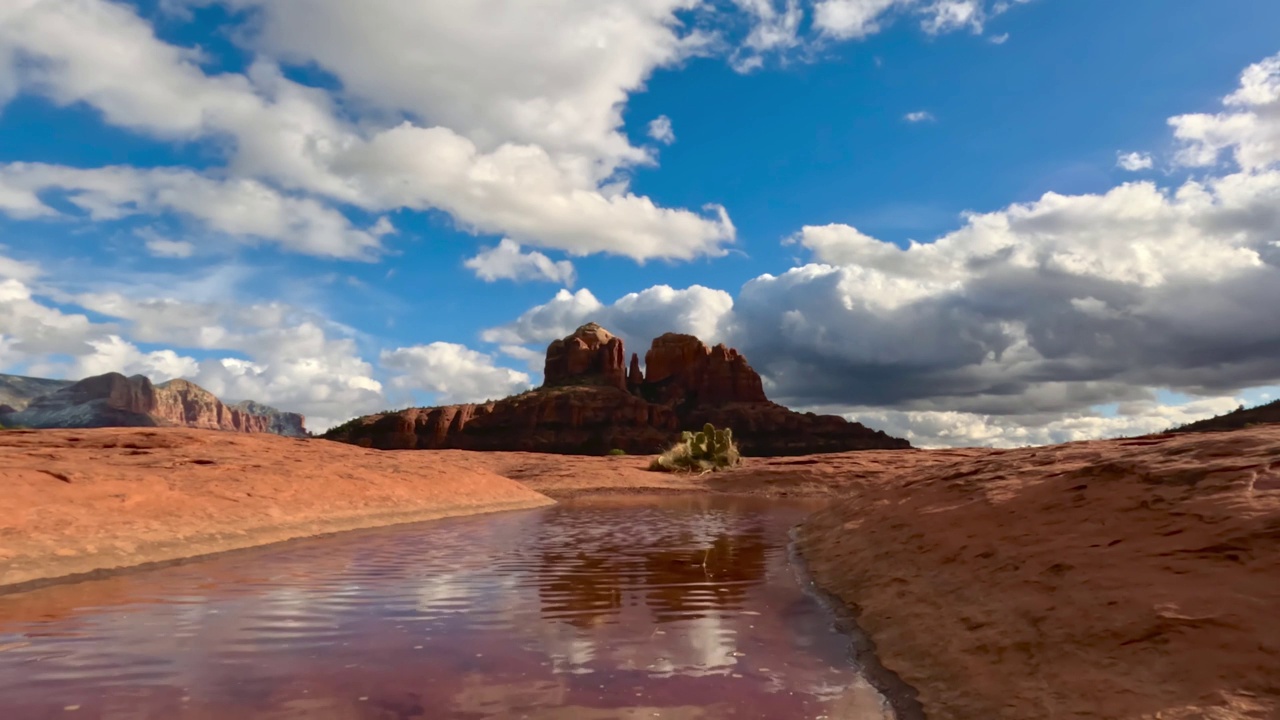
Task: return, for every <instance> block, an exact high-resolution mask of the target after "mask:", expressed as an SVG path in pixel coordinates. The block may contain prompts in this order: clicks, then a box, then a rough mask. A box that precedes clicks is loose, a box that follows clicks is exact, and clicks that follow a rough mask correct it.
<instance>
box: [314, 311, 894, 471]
mask: <svg viewBox="0 0 1280 720" xmlns="http://www.w3.org/2000/svg"><path fill="white" fill-rule="evenodd" d="M644 365H645V367H644V370H643V371H642V370H641V367H640V359H639V356H637V355H635V354H633V355H632V356H631V359H630V361H629V362H628V361H627V355H626V349H625V347H624V346H623V342H622V339H621V338H618V337H615V336H613V335H612V334H611V333H609V332H608V331H607V330H605V329H604V328H602V327H600V326H599V325H596V324H595V323H589V324H587V325H584V326H582V327H580V328H578V329H577V330H576V331H575V332H574V333H573V334H572V335H570V336H568V337H566V338H563V339H561V340H556V341H554V342H552V343H551V345H550V346H549V347H548V348H547V355H546V363H545V366H544V371H543V377H544V382H543V385H542V387H541V388H538V389H537V390H531V391H529V392H526V393H522V394H520V395H516V396H514V397H510V398H506V399H503V400H498V401H494V402H488V403H482V404H466V405H449V406H444V407H432V408H411V409H408V410H402V411H400V412H394V413H382V414H378V415H370V416H366V417H363V418H358V419H356V420H353V421H351V422H349V423H347V424H345V425H343V426H340V427H338V428H335V429H333V430H331V431H329V432H328V433H326V434H325V435H324V437H326V438H328V439H332V440H338V441H341V442H348V443H352V444H355V445H360V446H362V447H371V448H377V449H383V450H399V449H418V450H435V449H462V450H486V451H527V452H544V453H564V454H582V455H602V454H604V453H606V452H608V451H609V450H615V449H616V450H623V451H625V452H628V453H632V454H644V453H656V452H659V451H661V450H662V449H663V448H665V447H666V446H668V445H670V444H671V442H673V441H674V440H675V439H676V438H677V437H679V435H680V431H681V430H685V429H691V428H693V429H696V428H701V427H702V426H703V425H704V424H705V423H711V424H713V425H715V426H717V427H729V428H732V429H733V432H734V436H735V438H736V439H737V441H738V444H739V446H740V448H741V450H742V453H743V454H744V455H756V456H786V455H806V454H811V453H823V452H842V451H848V450H875V449H906V448H910V447H911V445H910V443H908V442H907V441H906V440H902V439H899V438H895V437H890V436H889V435H886V434H885V433H883V432H881V431H878V430H872V429H870V428H867V427H866V426H864V425H861V424H859V423H856V422H849V421H847V420H845V419H844V418H841V417H837V416H834V415H815V414H813V413H798V412H793V411H791V410H789V409H787V408H785V407H783V406H781V405H778V404H776V403H773V402H770V401H769V399H768V398H767V397H766V396H765V393H764V385H763V382H762V381H761V379H760V375H759V374H758V373H757V372H756V371H755V370H754V369H752V368H751V366H750V365H749V364H748V363H747V360H746V358H745V357H743V356H742V354H741V353H739V352H738V351H737V350H734V349H732V348H728V347H725V346H724V345H716V346H715V347H708V346H707V345H706V344H705V343H703V342H702V341H701V340H699V339H698V338H696V337H694V336H692V335H681V334H677V333H668V334H666V335H663V336H661V337H659V338H657V339H655V340H654V341H653V343H652V345H651V346H650V348H649V350H648V352H646V353H645V363H644Z"/></svg>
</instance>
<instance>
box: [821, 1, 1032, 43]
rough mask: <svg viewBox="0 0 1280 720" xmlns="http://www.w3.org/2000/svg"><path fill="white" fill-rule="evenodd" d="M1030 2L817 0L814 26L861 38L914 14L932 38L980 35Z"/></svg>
mask: <svg viewBox="0 0 1280 720" xmlns="http://www.w3.org/2000/svg"><path fill="white" fill-rule="evenodd" d="M1027 1H1028V0H1015V2H1012V3H1011V2H1005V1H1001V2H996V3H993V4H990V5H988V3H986V2H984V0H818V2H816V3H815V4H814V8H813V25H814V28H815V29H817V30H818V32H820V33H821V34H822V35H824V36H827V37H830V38H835V39H839V40H847V39H861V38H865V37H867V36H868V35H874V34H875V33H878V32H880V31H881V30H882V29H883V27H884V25H885V24H886V23H887V22H889V21H890V20H891V19H892V18H893V16H894V15H898V14H911V15H914V16H916V17H918V18H919V20H920V27H921V28H922V29H923V30H924V31H925V32H927V33H929V34H931V35H939V34H942V33H948V32H955V31H957V30H970V31H972V32H975V33H981V32H982V30H983V27H984V25H985V23H986V22H987V20H989V19H990V18H992V17H995V16H997V15H1001V14H1003V13H1005V12H1007V11H1008V10H1010V9H1011V8H1012V7H1013V6H1014V5H1019V4H1023V3H1025V2H1027ZM1001 42H1002V41H1001Z"/></svg>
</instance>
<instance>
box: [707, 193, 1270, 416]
mask: <svg viewBox="0 0 1280 720" xmlns="http://www.w3.org/2000/svg"><path fill="white" fill-rule="evenodd" d="M1277 200H1280V172H1272V173H1255V174H1239V175H1230V176H1226V177H1222V178H1216V179H1212V180H1206V181H1203V182H1188V183H1185V184H1184V185H1183V186H1181V187H1179V188H1177V189H1176V190H1174V191H1161V190H1160V189H1158V188H1157V187H1156V186H1155V185H1154V184H1152V183H1145V182H1144V183H1130V184H1126V185H1122V186H1119V187H1117V188H1114V189H1113V190H1111V191H1109V192H1107V193H1105V194H1101V195H1080V196H1063V195H1057V194H1053V193H1050V194H1047V195H1045V196H1044V197H1043V198H1041V199H1040V200H1038V201H1036V202H1033V203H1027V204H1021V205H1012V206H1010V207H1008V208H1006V209H1004V210H1001V211H998V212H993V213H987V214H974V215H970V216H969V217H968V218H967V221H966V224H965V226H964V227H963V228H961V229H960V230H957V231H955V232H953V233H951V234H949V235H947V236H944V237H942V238H940V239H938V240H937V241H936V242H933V243H929V244H916V243H913V244H911V245H910V246H909V247H907V248H905V249H904V248H899V247H897V246H894V245H893V244H891V243H885V242H881V241H879V240H876V239H874V238H870V237H868V236H866V235H865V234H863V233H860V232H858V231H857V230H856V229H854V228H851V227H848V226H842V225H834V226H824V227H807V228H805V229H804V230H803V231H802V232H801V233H800V234H799V236H797V238H795V240H794V241H795V242H798V243H799V244H801V245H803V246H805V247H808V248H809V249H810V250H811V251H812V252H813V254H814V259H815V260H816V261H818V263H821V264H812V265H807V266H804V267H800V268H795V269H793V270H790V271H788V272H786V273H783V274H782V275H779V276H772V275H764V276H761V277H759V278H757V279H755V280H752V281H751V282H749V283H747V285H746V286H744V287H743V289H742V291H741V293H740V294H739V296H738V299H737V302H736V303H735V306H734V311H733V323H732V330H731V331H730V337H732V338H733V339H734V341H735V342H737V343H739V344H740V347H742V349H743V350H744V351H745V352H746V353H747V355H748V356H749V357H751V358H752V359H753V361H754V362H756V363H757V364H758V366H759V367H760V369H762V370H764V371H765V372H766V373H768V374H769V375H770V376H771V378H772V379H773V381H774V382H775V383H776V385H777V386H778V388H779V392H780V393H782V394H783V395H784V396H785V397H789V398H792V399H795V400H797V401H812V400H814V399H818V398H840V399H842V400H843V401H845V402H848V403H851V404H858V405H883V406H890V407H894V408H896V409H904V410H906V409H910V410H920V411H927V410H943V409H945V410H954V411H960V412H976V413H990V414H1008V413H1010V412H1013V411H1014V410H1016V406H1017V405H1018V404H1023V405H1026V404H1029V403H1040V404H1042V405H1043V407H1044V409H1045V410H1046V411H1047V410H1050V409H1056V410H1057V411H1060V412H1061V411H1067V410H1077V409H1079V408H1081V407H1087V406H1089V405H1093V404H1098V403H1105V402H1111V401H1114V400H1121V399H1131V398H1135V397H1137V396H1136V395H1135V393H1138V391H1137V390H1135V388H1141V387H1166V388H1171V389H1177V390H1183V391H1186V392H1189V393H1202V394H1203V393H1207V394H1214V393H1216V392H1220V391H1233V390H1235V389H1238V388H1241V387H1248V386H1251V385H1256V384H1261V383H1266V382H1271V381H1274V379H1275V378H1276V377H1280V360H1278V359H1277V358H1278V357H1280V355H1278V354H1276V353H1273V352H1270V351H1263V350H1262V348H1264V347H1266V348H1270V347H1275V348H1277V349H1280V318H1277V317H1276V316H1275V314H1274V313H1272V312H1270V311H1269V310H1264V308H1271V307H1273V306H1275V304H1276V303H1280V247H1277V246H1276V245H1275V244H1273V240H1274V238H1275V236H1276V233H1277V231H1280V212H1277V210H1276V207H1277V206H1278V205H1277ZM781 348H785V351H782V350H781Z"/></svg>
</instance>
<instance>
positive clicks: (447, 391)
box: [382, 342, 532, 403]
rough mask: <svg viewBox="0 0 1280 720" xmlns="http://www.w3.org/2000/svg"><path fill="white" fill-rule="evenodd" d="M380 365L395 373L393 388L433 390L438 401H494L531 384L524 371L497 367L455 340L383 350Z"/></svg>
mask: <svg viewBox="0 0 1280 720" xmlns="http://www.w3.org/2000/svg"><path fill="white" fill-rule="evenodd" d="M382 364H383V365H384V366H385V367H387V368H388V369H390V370H392V371H394V372H396V373H398V374H397V375H396V376H395V377H394V378H392V380H391V383H392V384H393V385H394V386H395V387H398V388H402V389H406V390H408V389H412V390H426V391H428V392H432V393H435V396H436V399H437V401H439V402H441V403H466V402H481V401H484V400H488V399H493V400H497V399H499V398H504V397H507V396H509V395H514V394H516V393H518V392H521V391H523V390H527V389H528V388H529V387H531V385H532V383H531V382H530V379H529V375H528V374H527V373H522V372H518V371H516V370H511V369H509V368H504V367H497V366H495V365H494V364H493V356H491V355H487V354H485V353H481V352H478V351H476V350H472V349H470V348H468V347H466V346H465V345H458V344H455V343H447V342H434V343H431V344H430V345H417V346H414V347H402V348H396V349H395V350H388V351H383V353H382Z"/></svg>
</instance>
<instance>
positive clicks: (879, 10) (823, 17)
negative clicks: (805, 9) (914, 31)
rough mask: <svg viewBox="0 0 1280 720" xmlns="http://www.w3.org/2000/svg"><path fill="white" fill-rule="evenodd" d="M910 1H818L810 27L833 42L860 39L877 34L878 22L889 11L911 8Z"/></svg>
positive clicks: (911, 0)
mask: <svg viewBox="0 0 1280 720" xmlns="http://www.w3.org/2000/svg"><path fill="white" fill-rule="evenodd" d="M913 2H914V0H818V2H817V3H815V4H814V6H813V25H814V27H815V28H817V29H818V30H819V31H820V32H822V33H823V34H824V35H828V36H830V37H833V38H837V39H841V40H844V39H849V38H864V37H866V36H868V35H873V34H875V33H877V32H879V31H880V23H879V20H880V18H881V16H883V15H885V14H887V13H888V12H889V11H890V10H891V9H894V8H899V7H905V6H908V5H911V4H912V3H913Z"/></svg>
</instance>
